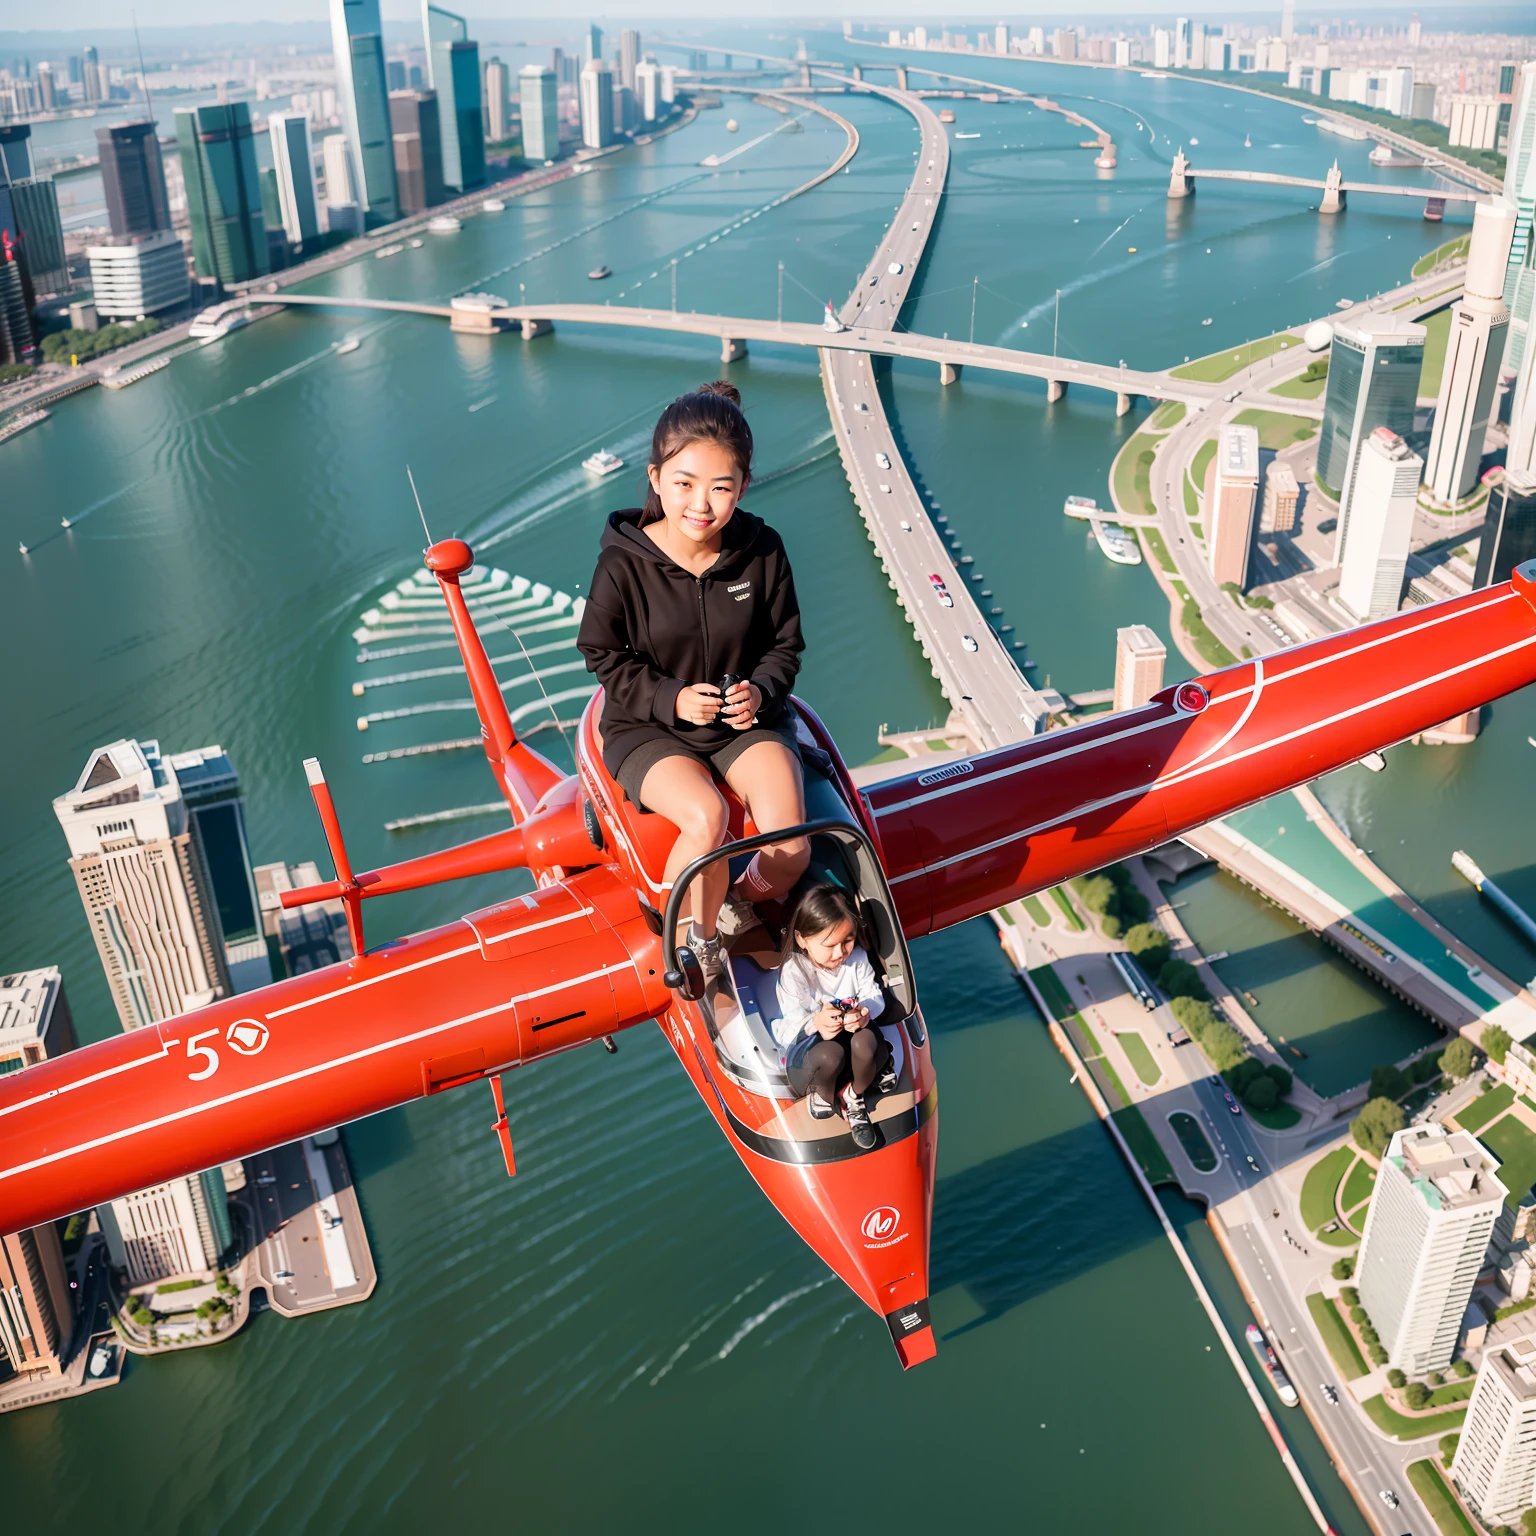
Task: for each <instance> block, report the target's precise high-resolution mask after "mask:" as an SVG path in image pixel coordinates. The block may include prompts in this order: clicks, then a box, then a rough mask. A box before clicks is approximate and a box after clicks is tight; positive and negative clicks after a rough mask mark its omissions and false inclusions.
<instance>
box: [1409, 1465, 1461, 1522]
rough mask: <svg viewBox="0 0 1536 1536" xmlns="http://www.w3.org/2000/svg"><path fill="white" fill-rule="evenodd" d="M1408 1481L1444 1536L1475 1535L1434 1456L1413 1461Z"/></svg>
mask: <svg viewBox="0 0 1536 1536" xmlns="http://www.w3.org/2000/svg"><path fill="white" fill-rule="evenodd" d="M1408 1481H1409V1482H1410V1483H1412V1484H1413V1491H1414V1492H1415V1493H1416V1494H1418V1496H1419V1497H1420V1498H1421V1499H1422V1500H1423V1501H1424V1507H1425V1509H1427V1510H1428V1511H1429V1512H1430V1515H1431V1516H1432V1517H1433V1518H1434V1522H1435V1524H1436V1525H1438V1526H1439V1527H1440V1530H1441V1533H1442V1536H1476V1532H1475V1530H1474V1529H1473V1526H1472V1522H1471V1521H1470V1520H1468V1519H1467V1517H1466V1513H1465V1512H1464V1511H1463V1509H1462V1507H1461V1505H1460V1504H1458V1503H1457V1502H1456V1498H1455V1495H1454V1494H1452V1492H1451V1490H1450V1488H1449V1487H1447V1485H1446V1481H1445V1476H1444V1474H1443V1473H1442V1472H1441V1471H1440V1468H1439V1467H1437V1466H1436V1465H1435V1463H1434V1461H1433V1460H1432V1459H1430V1458H1426V1459H1425V1460H1423V1461H1415V1462H1413V1463H1412V1464H1411V1465H1410V1466H1409V1468H1408Z"/></svg>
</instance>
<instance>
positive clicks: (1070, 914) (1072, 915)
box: [1051, 885, 1088, 933]
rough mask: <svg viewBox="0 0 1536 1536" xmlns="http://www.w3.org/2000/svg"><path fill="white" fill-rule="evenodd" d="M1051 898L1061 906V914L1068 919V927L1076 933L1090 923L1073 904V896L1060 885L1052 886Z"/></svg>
mask: <svg viewBox="0 0 1536 1536" xmlns="http://www.w3.org/2000/svg"><path fill="white" fill-rule="evenodd" d="M1051 899H1052V900H1053V901H1054V902H1055V903H1056V905H1057V906H1058V907H1060V908H1061V915H1062V916H1063V917H1064V918H1066V920H1067V927H1068V928H1070V929H1071V930H1072V931H1073V932H1074V933H1081V932H1082V931H1083V930H1084V929H1085V928H1086V927H1087V926H1088V925H1087V924H1086V923H1085V922H1084V921H1083V920H1082V918H1080V917H1079V916H1078V915H1077V908H1076V907H1074V906H1073V905H1072V898H1071V897H1070V896H1068V895H1067V893H1066V892H1065V891H1064V890H1063V889H1062V888H1061V887H1060V886H1059V885H1053V886H1052V887H1051Z"/></svg>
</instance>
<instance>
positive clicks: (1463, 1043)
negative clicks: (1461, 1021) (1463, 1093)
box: [1440, 1035, 1477, 1082]
mask: <svg viewBox="0 0 1536 1536" xmlns="http://www.w3.org/2000/svg"><path fill="white" fill-rule="evenodd" d="M1476 1065H1477V1052H1476V1051H1474V1050H1473V1049H1472V1042H1471V1041H1470V1040H1468V1039H1466V1038H1464V1037H1463V1036H1461V1035H1457V1036H1456V1038H1455V1039H1454V1040H1452V1041H1451V1043H1450V1044H1449V1045H1448V1046H1446V1048H1445V1050H1444V1052H1443V1053H1442V1054H1441V1057H1440V1070H1441V1071H1442V1072H1444V1073H1445V1075H1446V1076H1447V1077H1454V1078H1455V1079H1456V1080H1457V1081H1458V1082H1459V1081H1460V1080H1461V1079H1462V1078H1464V1077H1471V1075H1472V1069H1473V1068H1474V1067H1475V1066H1476Z"/></svg>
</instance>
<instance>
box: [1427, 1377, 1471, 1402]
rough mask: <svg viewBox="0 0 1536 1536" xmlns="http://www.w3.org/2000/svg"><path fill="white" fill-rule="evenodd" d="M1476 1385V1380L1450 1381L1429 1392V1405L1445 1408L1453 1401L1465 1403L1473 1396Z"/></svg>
mask: <svg viewBox="0 0 1536 1536" xmlns="http://www.w3.org/2000/svg"><path fill="white" fill-rule="evenodd" d="M1476 1385H1477V1382H1476V1381H1448V1382H1446V1384H1445V1385H1444V1386H1443V1387H1436V1388H1435V1390H1434V1391H1433V1392H1431V1393H1430V1394H1429V1406H1430V1407H1431V1408H1445V1407H1448V1406H1449V1405H1450V1404H1452V1403H1464V1402H1466V1400H1467V1399H1468V1398H1469V1397H1471V1396H1472V1389H1473V1388H1474V1387H1475V1386H1476Z"/></svg>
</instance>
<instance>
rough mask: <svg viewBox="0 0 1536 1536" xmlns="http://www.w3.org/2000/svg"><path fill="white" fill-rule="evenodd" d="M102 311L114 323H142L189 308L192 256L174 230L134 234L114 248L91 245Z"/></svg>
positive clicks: (89, 255) (94, 286)
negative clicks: (189, 259) (189, 262)
mask: <svg viewBox="0 0 1536 1536" xmlns="http://www.w3.org/2000/svg"><path fill="white" fill-rule="evenodd" d="M85 256H86V260H87V261H89V262H90V264H91V288H92V290H93V291H94V293H95V295H96V299H95V302H96V313H97V314H98V315H101V316H103V317H104V318H106V319H109V320H142V319H144V318H145V317H146V316H148V315H155V314H159V312H160V311H161V310H163V309H174V308H175V307H176V306H177V305H178V304H185V303H186V302H187V296H188V294H189V293H190V292H191V291H192V282H191V279H190V277H188V275H187V253H186V249H185V247H184V246H183V245H182V243H181V239H180V237H179V236H177V235H176V234H175V233H174V232H173V231H171V230H169V229H157V230H155V231H154V233H153V234H148V235H134V236H131V237H129V238H127V239H125V240H123V241H122V242H120V243H114V244H112V245H93V246H89V247H87V249H86V252H85Z"/></svg>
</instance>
